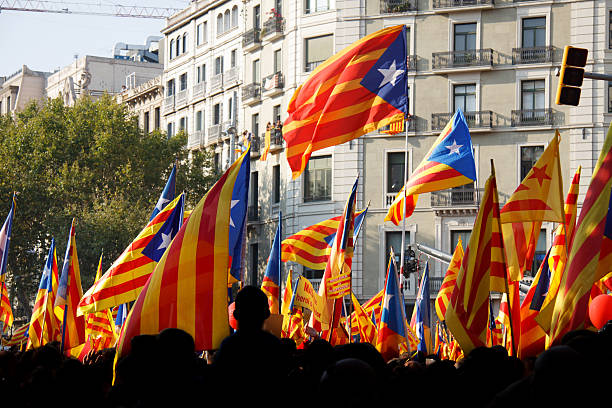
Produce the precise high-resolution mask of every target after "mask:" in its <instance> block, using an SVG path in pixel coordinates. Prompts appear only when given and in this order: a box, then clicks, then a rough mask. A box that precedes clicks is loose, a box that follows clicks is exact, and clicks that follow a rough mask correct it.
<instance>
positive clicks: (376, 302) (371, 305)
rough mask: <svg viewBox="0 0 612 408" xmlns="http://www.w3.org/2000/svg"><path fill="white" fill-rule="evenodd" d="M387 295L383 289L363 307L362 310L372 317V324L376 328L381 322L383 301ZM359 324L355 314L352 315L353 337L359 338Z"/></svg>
mask: <svg viewBox="0 0 612 408" xmlns="http://www.w3.org/2000/svg"><path fill="white" fill-rule="evenodd" d="M384 295H385V288H382V290H381V291H380V292H378V293H377V294H375V295H374V296H372V298H371V299H370V300H368V301H367V302H365V303H364V304H363V305H361V308H362V309H363V311H364V312H366V313H367V314H368V315H369V316H371V319H372V323H374V326H376V327H378V322H380V315H381V311H382V301H383V297H384ZM358 325H359V322H358V321H357V316H356V315H355V314H351V335H352V336H357V335H359V327H358Z"/></svg>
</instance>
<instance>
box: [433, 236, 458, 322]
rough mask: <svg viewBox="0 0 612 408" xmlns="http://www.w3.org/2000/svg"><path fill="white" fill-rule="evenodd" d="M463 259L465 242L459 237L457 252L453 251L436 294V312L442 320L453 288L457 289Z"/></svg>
mask: <svg viewBox="0 0 612 408" xmlns="http://www.w3.org/2000/svg"><path fill="white" fill-rule="evenodd" d="M462 261H463V244H462V242H461V238H459V242H457V246H456V247H455V252H453V257H452V259H451V262H450V264H449V265H448V270H447V271H446V275H444V280H443V281H442V285H440V290H439V291H438V296H436V300H435V302H434V304H435V306H436V314H437V315H438V319H440V321H444V315H445V314H446V308H447V307H448V302H449V301H450V297H451V295H452V294H453V289H455V284H456V283H457V274H458V273H459V269H460V268H461V263H462Z"/></svg>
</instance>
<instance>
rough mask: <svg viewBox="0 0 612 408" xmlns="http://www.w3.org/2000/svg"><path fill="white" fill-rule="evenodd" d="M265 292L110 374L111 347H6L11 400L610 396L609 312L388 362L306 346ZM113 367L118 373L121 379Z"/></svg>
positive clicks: (548, 402)
mask: <svg viewBox="0 0 612 408" xmlns="http://www.w3.org/2000/svg"><path fill="white" fill-rule="evenodd" d="M268 316H269V310H268V303H267V297H266V296H265V294H263V292H261V290H259V289H258V288H255V287H250V286H247V287H245V288H243V290H242V291H240V292H239V294H238V295H237V297H236V308H235V318H236V320H237V321H238V325H239V328H238V330H237V331H236V332H235V333H234V334H232V335H230V336H229V337H227V338H226V339H225V340H224V341H223V342H222V344H221V346H220V348H219V349H218V350H217V351H216V352H215V353H205V354H202V353H198V352H196V350H195V345H194V341H193V338H192V337H191V336H190V335H189V334H188V333H186V332H184V331H182V330H179V329H165V330H163V331H162V332H161V333H159V334H158V335H155V336H154V335H141V336H137V337H134V338H133V339H132V341H131V352H130V353H129V354H128V355H127V356H125V357H122V358H121V359H120V360H119V361H118V363H117V365H116V370H115V372H114V373H113V363H114V356H115V350H114V349H105V350H101V351H98V352H95V353H91V354H89V355H88V356H87V358H86V359H85V360H84V362H83V363H81V362H80V361H79V360H76V359H73V358H67V357H65V356H63V355H62V354H61V353H60V351H59V345H58V344H55V343H50V344H47V345H45V346H43V347H40V348H38V349H33V350H28V351H17V350H11V351H2V352H0V395H1V396H2V400H3V403H4V405H8V406H16V405H18V406H20V407H48V406H62V407H71V406H75V407H76V406H79V407H81V406H87V407H91V408H95V407H157V406H159V407H161V406H164V407H168V406H187V405H188V404H189V406H213V407H216V406H246V404H249V405H253V406H264V405H263V404H266V406H287V407H317V406H324V407H326V406H330V407H368V408H371V407H387V406H388V407H399V406H423V407H438V406H439V407H461V406H467V407H519V406H520V407H531V406H533V407H542V406H550V407H565V406H578V405H579V404H580V405H584V404H588V405H589V406H597V405H598V404H603V403H604V402H605V401H607V400H609V399H610V397H609V396H608V395H607V387H606V386H607V385H608V383H609V379H610V378H612V376H611V375H610V372H611V370H612V321H611V322H608V324H607V325H606V326H605V327H604V328H602V329H601V330H600V331H599V332H593V331H588V330H581V331H574V332H570V333H568V334H567V335H565V337H564V338H563V340H562V342H561V343H562V344H561V345H558V346H555V347H552V348H550V349H549V350H547V351H545V352H543V353H542V354H540V355H539V356H538V357H537V358H531V359H527V360H523V361H521V360H519V359H517V358H515V357H509V356H508V354H507V352H506V350H505V349H504V348H502V347H493V348H476V349H474V350H472V352H471V353H469V354H468V355H467V356H466V357H465V358H463V359H462V360H460V361H457V362H455V361H450V360H440V359H439V358H438V357H437V356H435V355H431V356H425V355H421V354H417V355H413V356H412V357H411V356H409V355H403V356H400V357H398V358H395V359H392V360H390V361H387V362H385V361H384V360H383V358H382V356H381V355H380V353H378V351H377V350H376V349H375V348H374V347H373V346H372V345H371V344H368V343H352V344H345V345H342V346H336V347H332V346H331V345H330V344H329V343H328V342H326V341H324V340H320V339H317V340H314V341H312V342H311V343H310V344H308V345H307V347H305V348H304V349H303V350H298V349H297V348H296V346H295V343H294V342H293V341H292V340H289V339H278V338H277V337H275V336H273V335H272V334H270V333H268V332H266V331H264V330H262V326H263V322H264V320H265V319H266V318H267V317H268ZM113 375H114V376H115V381H114V384H113Z"/></svg>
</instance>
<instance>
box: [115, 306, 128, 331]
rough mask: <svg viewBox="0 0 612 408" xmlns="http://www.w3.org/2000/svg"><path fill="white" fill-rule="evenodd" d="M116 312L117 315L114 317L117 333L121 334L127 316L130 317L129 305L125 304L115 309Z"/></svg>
mask: <svg viewBox="0 0 612 408" xmlns="http://www.w3.org/2000/svg"><path fill="white" fill-rule="evenodd" d="M115 310H116V315H115V316H114V320H115V332H116V333H119V332H120V331H121V328H122V327H123V324H124V323H125V320H126V319H127V315H128V307H127V303H123V304H121V305H119V306H116V307H114V308H113V312H115ZM113 314H114V313H113Z"/></svg>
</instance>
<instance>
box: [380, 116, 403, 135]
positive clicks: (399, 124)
mask: <svg viewBox="0 0 612 408" xmlns="http://www.w3.org/2000/svg"><path fill="white" fill-rule="evenodd" d="M403 131H404V118H401V119H398V120H395V121H393V122H391V123H389V128H388V129H384V130H382V131H381V133H385V134H387V135H396V134H398V133H399V132H403Z"/></svg>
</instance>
